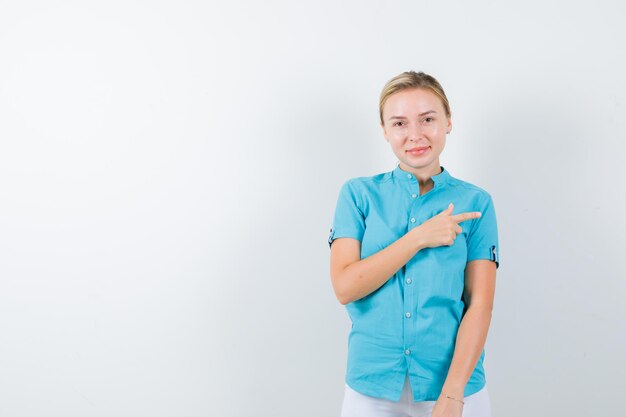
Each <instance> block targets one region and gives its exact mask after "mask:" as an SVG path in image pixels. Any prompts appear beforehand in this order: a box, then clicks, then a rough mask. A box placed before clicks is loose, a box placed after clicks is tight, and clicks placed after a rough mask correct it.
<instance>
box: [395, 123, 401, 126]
mask: <svg viewBox="0 0 626 417" xmlns="http://www.w3.org/2000/svg"><path fill="white" fill-rule="evenodd" d="M400 123H402V122H395V123H394V124H393V125H394V126H400Z"/></svg>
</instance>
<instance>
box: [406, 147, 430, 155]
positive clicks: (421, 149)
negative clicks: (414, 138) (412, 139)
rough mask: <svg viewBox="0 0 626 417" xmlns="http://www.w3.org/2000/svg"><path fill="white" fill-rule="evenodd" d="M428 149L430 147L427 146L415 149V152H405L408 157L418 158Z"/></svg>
mask: <svg viewBox="0 0 626 417" xmlns="http://www.w3.org/2000/svg"><path fill="white" fill-rule="evenodd" d="M429 149H430V146H427V147H425V148H417V149H416V150H412V151H407V152H408V153H409V154H410V155H413V156H420V155H423V154H425V153H426V151H428V150H429Z"/></svg>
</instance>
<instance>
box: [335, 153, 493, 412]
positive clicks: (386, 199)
mask: <svg viewBox="0 0 626 417" xmlns="http://www.w3.org/2000/svg"><path fill="white" fill-rule="evenodd" d="M431 178H432V180H433V181H434V188H433V189H431V190H430V191H429V192H427V193H425V194H423V195H420V188H419V184H418V181H417V179H416V178H415V176H414V175H413V174H412V173H409V172H407V171H404V170H402V169H400V165H399V164H398V165H396V167H395V169H393V170H392V171H390V172H385V173H381V174H378V175H374V176H370V177H356V178H352V179H349V180H347V181H346V182H345V183H344V184H343V185H342V187H341V189H340V191H339V198H338V199H337V205H336V209H335V214H334V218H333V223H332V227H331V229H330V235H329V237H328V244H329V247H330V245H332V242H333V240H334V239H337V238H340V237H350V238H353V239H358V240H359V241H360V242H361V259H364V258H367V257H368V256H370V255H372V254H374V253H376V252H379V251H380V250H382V249H384V248H385V247H387V246H388V245H389V244H391V243H393V242H395V241H396V240H398V239H399V238H401V237H402V236H403V235H405V234H406V233H407V232H408V231H409V230H411V229H412V228H414V227H417V226H419V225H420V224H422V223H423V222H425V221H426V220H428V219H430V218H431V217H432V216H434V215H436V214H438V213H440V212H441V211H443V210H445V209H446V208H447V207H448V205H449V203H451V202H452V203H454V209H453V212H452V214H458V213H463V212H469V211H480V212H481V213H482V216H481V217H479V218H477V219H472V220H466V221H463V222H461V223H459V226H461V228H462V233H459V234H458V235H457V237H456V239H455V241H454V244H453V245H450V246H445V245H444V246H439V247H436V248H426V249H422V250H420V251H419V252H417V254H416V255H415V256H414V257H413V258H411V259H410V260H409V261H408V262H407V263H406V265H405V266H403V267H402V268H400V270H398V271H397V272H396V273H395V274H394V275H393V276H392V277H390V278H389V280H388V281H387V282H385V284H383V285H382V286H381V287H380V288H378V289H377V290H375V291H374V292H372V293H370V294H368V295H367V296H365V297H363V298H361V299H359V300H356V301H353V302H351V303H348V304H346V309H347V312H348V315H349V316H350V320H351V321H352V329H351V331H350V334H349V337H348V363H347V372H346V379H345V381H346V383H347V384H348V385H349V386H350V387H351V388H353V389H354V390H356V391H358V392H360V393H362V394H365V395H369V396H373V397H378V398H386V399H389V400H392V401H399V399H400V396H401V394H402V388H403V386H404V379H405V377H406V374H407V371H408V373H409V379H410V382H411V388H412V389H413V397H414V400H415V401H436V400H437V398H438V397H439V395H440V393H441V389H442V387H443V384H444V382H445V379H446V377H447V374H448V369H449V367H450V363H451V361H452V355H453V354H454V347H455V342H456V335H457V332H458V329H459V325H460V323H461V319H462V318H463V315H464V314H465V311H466V306H465V303H464V301H463V299H462V295H463V290H464V287H465V266H466V265H467V263H468V262H469V261H472V260H475V259H489V260H491V261H494V262H495V263H496V268H497V267H498V266H499V256H498V231H497V223H496V214H495V210H494V206H493V202H492V199H491V196H490V194H489V193H487V191H485V190H483V189H482V188H480V187H478V186H476V185H473V184H470V183H468V182H465V181H462V180H459V179H457V178H454V177H452V175H450V172H449V171H448V170H447V169H445V168H444V167H443V166H442V167H441V173H439V174H437V175H435V176H432V177H431ZM484 356H485V351H484V349H483V351H482V353H481V355H480V359H479V360H478V363H477V365H476V367H475V369H474V371H473V372H472V375H471V377H470V379H469V381H468V383H467V385H466V386H465V391H464V396H468V395H471V394H474V393H475V392H478V391H479V390H480V389H481V388H483V386H484V385H485V383H486V381H485V373H484V370H483V358H484Z"/></svg>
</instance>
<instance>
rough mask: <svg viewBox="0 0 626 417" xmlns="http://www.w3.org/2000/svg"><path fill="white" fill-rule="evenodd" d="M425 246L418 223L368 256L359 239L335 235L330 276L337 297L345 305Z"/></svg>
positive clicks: (375, 286) (378, 282) (391, 273)
mask: <svg viewBox="0 0 626 417" xmlns="http://www.w3.org/2000/svg"><path fill="white" fill-rule="evenodd" d="M424 246H425V245H424V242H423V240H422V239H421V235H420V229H419V227H416V228H413V229H411V230H410V231H409V232H407V233H406V234H405V235H404V236H402V237H401V238H400V239H398V240H396V241H395V242H393V243H392V244H390V245H389V246H387V247H386V248H384V249H382V250H380V251H379V252H376V253H375V254H373V255H370V256H368V257H367V258H365V259H361V242H359V241H358V240H357V239H353V238H337V239H335V240H334V241H333V243H332V245H331V247H330V277H331V280H332V284H333V288H334V290H335V296H336V297H337V300H339V302H340V303H341V304H343V305H345V304H348V303H351V302H352V301H356V300H358V299H361V298H363V297H365V296H366V295H368V294H370V293H372V292H374V291H375V290H377V289H378V288H380V287H381V286H382V285H383V284H384V283H385V282H387V281H388V280H389V278H391V277H392V276H393V274H395V273H396V272H397V271H398V270H399V269H400V268H402V267H403V266H404V265H406V263H407V262H408V261H409V260H410V259H411V258H412V257H413V256H415V254H416V253H417V252H418V251H420V250H421V249H423V248H424Z"/></svg>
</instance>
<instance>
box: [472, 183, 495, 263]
mask: <svg viewBox="0 0 626 417" xmlns="http://www.w3.org/2000/svg"><path fill="white" fill-rule="evenodd" d="M477 211H480V212H481V213H482V215H481V216H480V217H479V218H477V219H474V220H472V222H473V223H472V226H471V229H470V232H469V234H468V237H467V262H469V261H473V260H475V259H489V260H491V261H494V262H495V263H496V269H497V268H498V266H500V257H499V254H498V250H499V246H498V223H497V220H496V211H495V208H494V206H493V201H492V199H491V196H490V195H489V194H487V198H486V199H483V202H482V203H481V207H480V208H479V209H478V210H477Z"/></svg>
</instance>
